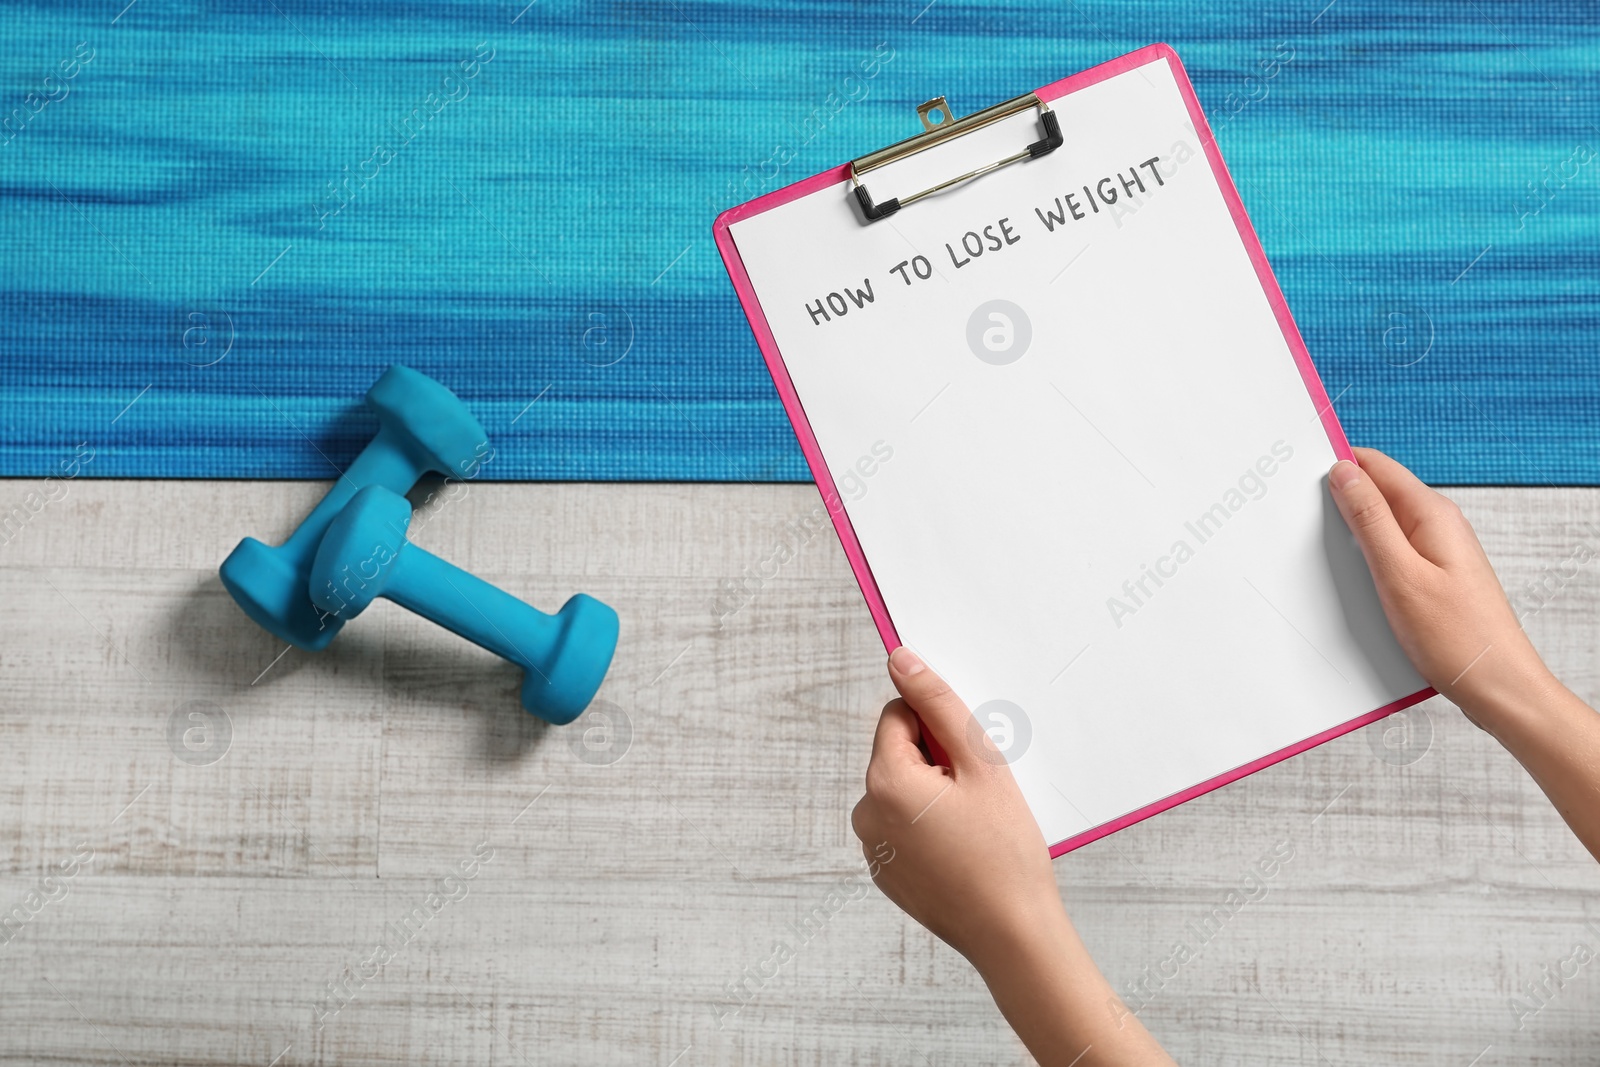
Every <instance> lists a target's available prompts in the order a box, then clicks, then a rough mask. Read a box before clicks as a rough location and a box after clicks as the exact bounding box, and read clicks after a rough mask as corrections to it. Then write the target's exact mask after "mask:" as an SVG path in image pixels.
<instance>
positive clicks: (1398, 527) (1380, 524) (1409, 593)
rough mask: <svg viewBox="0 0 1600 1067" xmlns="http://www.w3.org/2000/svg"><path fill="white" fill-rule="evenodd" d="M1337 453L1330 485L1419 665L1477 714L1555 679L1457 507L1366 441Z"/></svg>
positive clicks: (1398, 634) (1403, 643)
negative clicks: (1352, 457)
mask: <svg viewBox="0 0 1600 1067" xmlns="http://www.w3.org/2000/svg"><path fill="white" fill-rule="evenodd" d="M1355 452H1356V458H1357V459H1358V460H1359V461H1360V466H1357V465H1356V464H1354V463H1351V462H1350V461H1348V460H1341V461H1340V462H1338V463H1335V464H1334V465H1333V469H1332V470H1330V471H1329V472H1328V485H1329V487H1330V489H1331V490H1332V492H1333V499H1334V502H1335V503H1336V504H1338V506H1339V512H1340V514H1342V515H1343V516H1344V520H1345V522H1346V523H1347V524H1348V525H1349V527H1350V530H1351V532H1352V533H1354V534H1355V538H1356V543H1357V544H1358V545H1360V546H1361V551H1362V553H1363V554H1364V555H1365V556H1366V558H1367V566H1368V567H1369V568H1370V569H1371V571H1372V577H1373V581H1374V582H1375V583H1376V584H1377V587H1378V598H1379V600H1380V601H1381V602H1382V604H1383V611H1384V614H1385V615H1387V616H1388V619H1389V626H1390V628H1391V629H1392V630H1393V631H1394V635H1395V638H1396V639H1397V640H1399V642H1400V647H1401V648H1402V649H1404V650H1405V653H1406V655H1407V656H1408V657H1410V659H1411V663H1412V665H1413V666H1414V667H1416V669H1417V673H1419V674H1421V675H1422V676H1423V677H1424V678H1426V679H1427V681H1428V684H1429V685H1431V686H1433V688H1435V689H1437V690H1438V691H1439V692H1440V693H1441V694H1442V695H1443V696H1445V697H1446V698H1448V699H1449V700H1451V701H1453V702H1454V703H1455V704H1457V705H1458V706H1460V708H1461V709H1462V710H1463V711H1464V712H1466V713H1467V715H1468V717H1470V718H1471V719H1472V720H1473V721H1474V722H1476V723H1477V724H1478V725H1479V726H1482V727H1484V728H1486V729H1488V728H1490V724H1488V723H1486V722H1484V721H1483V720H1482V718H1481V716H1483V715H1484V714H1486V713H1487V712H1488V711H1489V709H1492V708H1494V707H1496V706H1498V705H1500V704H1501V703H1503V702H1505V701H1507V700H1509V699H1512V698H1513V696H1514V694H1519V693H1526V692H1528V690H1529V687H1530V686H1532V687H1535V688H1537V689H1545V688H1548V687H1549V686H1551V685H1555V684H1557V683H1556V682H1555V679H1554V678H1553V676H1551V674H1550V672H1549V670H1548V669H1546V667H1545V665H1544V661H1543V660H1541V659H1540V658H1539V654H1538V652H1536V651H1535V650H1534V647H1533V644H1532V642H1530V641H1529V640H1528V635H1527V634H1526V633H1524V632H1523V630H1522V624H1521V622H1520V621H1518V619H1517V616H1516V614H1515V613H1514V612H1513V611H1512V610H1511V604H1510V603H1509V602H1508V601H1507V600H1506V595H1505V592H1504V590H1502V589H1501V588H1500V580H1499V579H1498V578H1496V577H1495V573H1494V568H1493V567H1492V566H1490V564H1489V557H1488V556H1487V555H1485V554H1484V551H1483V546H1482V545H1480V544H1479V543H1478V537H1477V535H1476V534H1475V533H1473V532H1472V525H1471V524H1470V523H1469V522H1467V520H1466V517H1465V516H1463V515H1462V514H1461V509H1460V508H1458V507H1456V505H1455V504H1454V503H1453V502H1451V501H1450V500H1447V499H1446V498H1445V497H1443V496H1441V495H1440V494H1438V493H1436V492H1434V491H1433V490H1432V489H1429V488H1428V487H1427V486H1426V485H1424V484H1422V482H1421V481H1419V480H1418V479H1417V476H1416V475H1414V474H1412V473H1411V472H1410V471H1408V470H1406V468H1405V467H1403V466H1401V465H1400V464H1399V463H1397V462H1395V461H1394V460H1392V459H1390V458H1389V457H1388V456H1386V455H1384V454H1383V453H1382V452H1379V451H1376V450H1375V449H1371V448H1358V449H1356V450H1355Z"/></svg>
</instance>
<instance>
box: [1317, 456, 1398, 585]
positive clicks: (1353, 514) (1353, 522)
mask: <svg viewBox="0 0 1600 1067" xmlns="http://www.w3.org/2000/svg"><path fill="white" fill-rule="evenodd" d="M1328 488H1329V489H1330V490H1331V491H1332V493H1333V502H1334V503H1335V504H1336V505H1338V508H1339V514H1340V515H1343V516H1344V521H1345V525H1346V526H1349V527H1350V532H1351V533H1353V534H1355V538H1356V544H1358V545H1360V546H1361V553H1362V555H1364V556H1366V557H1367V566H1368V567H1369V568H1371V570H1372V572H1373V574H1374V575H1378V576H1382V575H1384V574H1390V573H1393V572H1394V571H1396V570H1400V569H1403V568H1406V567H1409V566H1411V564H1412V563H1413V562H1414V561H1415V560H1417V559H1419V558H1421V557H1420V556H1419V555H1418V554H1417V550H1416V549H1415V548H1413V547H1412V546H1411V542H1410V541H1409V540H1407V539H1406V535H1405V531H1403V530H1401V529H1400V523H1399V522H1397V521H1396V520H1395V517H1394V512H1393V511H1392V510H1391V509H1390V507H1389V502H1388V501H1387V500H1386V499H1384V496H1383V492H1382V491H1381V490H1380V489H1379V488H1378V485H1377V483H1376V482H1374V481H1373V480H1372V477H1371V476H1370V475H1369V474H1367V472H1366V471H1364V470H1362V469H1361V468H1360V467H1358V466H1356V465H1355V464H1354V463H1352V462H1350V461H1349V460H1347V459H1341V460H1340V461H1339V462H1337V463H1335V464H1334V465H1333V468H1332V469H1331V470H1329V471H1328Z"/></svg>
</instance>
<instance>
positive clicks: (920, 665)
mask: <svg viewBox="0 0 1600 1067" xmlns="http://www.w3.org/2000/svg"><path fill="white" fill-rule="evenodd" d="M889 665H890V666H891V667H893V668H894V669H895V670H897V671H899V672H900V673H901V674H903V675H905V676H906V677H907V678H910V677H911V676H912V675H916V674H921V673H922V672H923V671H925V670H927V669H928V665H927V664H926V663H924V662H922V658H921V657H920V656H918V655H917V654H916V653H915V652H913V651H911V650H910V649H909V648H907V647H906V646H905V645H901V646H900V647H899V648H897V649H895V650H894V651H893V652H891V653H889Z"/></svg>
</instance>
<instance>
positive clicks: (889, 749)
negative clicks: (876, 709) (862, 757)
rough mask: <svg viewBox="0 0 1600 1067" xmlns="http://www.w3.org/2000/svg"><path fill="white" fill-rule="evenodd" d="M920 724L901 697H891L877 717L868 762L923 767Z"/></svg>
mask: <svg viewBox="0 0 1600 1067" xmlns="http://www.w3.org/2000/svg"><path fill="white" fill-rule="evenodd" d="M921 741H922V724H921V723H919V722H917V716H916V714H915V713H914V712H913V711H912V710H911V708H910V707H909V706H908V705H907V704H906V702H905V701H904V700H891V701H889V703H887V704H885V705H884V706H883V714H882V715H881V716H880V717H879V718H878V732H877V733H876V734H874V735H873V737H872V762H874V763H881V764H883V765H885V766H889V767H903V766H907V765H912V766H916V767H927V766H929V763H928V761H927V759H926V758H925V757H924V756H923V754H922V746H921Z"/></svg>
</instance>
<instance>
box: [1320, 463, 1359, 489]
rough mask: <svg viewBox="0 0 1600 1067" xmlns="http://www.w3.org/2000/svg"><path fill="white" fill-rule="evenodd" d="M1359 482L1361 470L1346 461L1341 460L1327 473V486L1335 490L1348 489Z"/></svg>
mask: <svg viewBox="0 0 1600 1067" xmlns="http://www.w3.org/2000/svg"><path fill="white" fill-rule="evenodd" d="M1360 480H1361V468H1360V467H1358V466H1356V465H1355V464H1354V463H1351V462H1350V461H1349V460H1347V459H1341V460H1340V461H1339V462H1337V463H1335V464H1334V465H1333V467H1332V468H1331V469H1330V470H1329V471H1328V484H1329V485H1331V486H1333V487H1334V488H1335V489H1348V488H1350V487H1351V486H1352V485H1354V484H1356V482H1358V481H1360Z"/></svg>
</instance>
